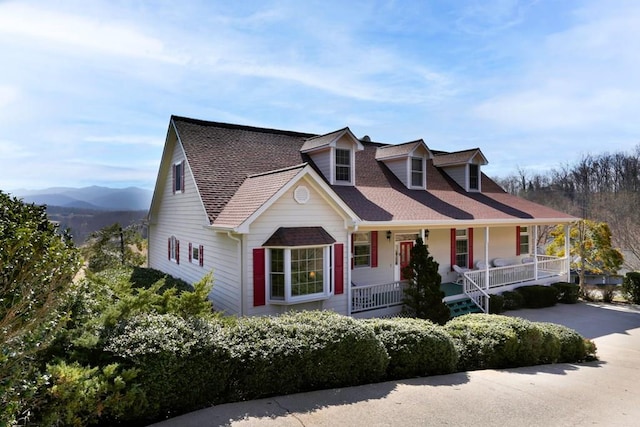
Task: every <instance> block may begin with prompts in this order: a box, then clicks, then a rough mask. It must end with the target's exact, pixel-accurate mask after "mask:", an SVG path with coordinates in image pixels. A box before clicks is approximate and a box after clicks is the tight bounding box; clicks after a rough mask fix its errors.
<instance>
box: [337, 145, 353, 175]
mask: <svg viewBox="0 0 640 427" xmlns="http://www.w3.org/2000/svg"><path fill="white" fill-rule="evenodd" d="M336 181H342V182H351V150H345V149H342V148H336Z"/></svg>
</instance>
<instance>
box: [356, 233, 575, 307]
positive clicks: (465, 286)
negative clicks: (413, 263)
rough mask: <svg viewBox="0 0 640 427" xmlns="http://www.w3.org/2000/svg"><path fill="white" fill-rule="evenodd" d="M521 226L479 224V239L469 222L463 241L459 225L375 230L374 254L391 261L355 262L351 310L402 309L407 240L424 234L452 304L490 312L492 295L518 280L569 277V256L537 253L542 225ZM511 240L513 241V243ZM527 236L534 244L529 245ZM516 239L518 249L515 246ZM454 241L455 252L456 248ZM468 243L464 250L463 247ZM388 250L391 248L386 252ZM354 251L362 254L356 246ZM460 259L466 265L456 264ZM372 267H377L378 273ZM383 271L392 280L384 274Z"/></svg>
mask: <svg viewBox="0 0 640 427" xmlns="http://www.w3.org/2000/svg"><path fill="white" fill-rule="evenodd" d="M566 227H568V225H567V226H566ZM522 228H524V227H515V226H511V229H509V228H508V227H507V226H502V227H489V226H486V227H482V228H479V227H476V233H475V234H476V239H475V242H474V239H473V234H474V233H473V230H472V229H471V228H466V229H464V230H465V231H466V236H465V238H466V240H463V241H462V244H461V239H460V237H456V229H441V230H437V229H436V230H431V231H429V230H426V229H421V230H416V231H410V230H402V231H398V232H393V231H378V232H373V233H372V237H373V238H374V239H375V238H376V237H377V236H380V238H379V239H378V240H379V242H378V244H377V245H375V246H376V247H375V252H376V254H375V256H376V257H379V258H380V260H381V261H382V260H384V261H387V260H389V261H391V262H388V263H385V264H383V262H384V261H382V262H380V263H379V264H380V267H378V268H377V269H358V268H357V263H356V267H355V268H352V270H351V284H352V286H350V287H349V288H348V292H349V293H350V296H349V304H350V307H349V309H350V310H349V311H350V314H351V315H352V316H354V317H386V316H394V315H398V314H400V312H401V311H402V307H403V298H404V289H405V288H406V287H407V282H406V280H404V277H402V274H401V272H402V268H403V267H404V266H405V265H407V263H408V255H409V253H410V248H411V247H412V246H411V245H408V244H407V242H408V241H410V240H411V239H410V238H411V236H416V237H417V236H421V237H422V238H423V240H424V241H425V243H426V244H427V246H428V247H429V252H430V254H431V255H432V256H433V257H434V259H435V260H436V262H438V264H439V265H440V269H439V272H440V275H441V276H442V279H443V280H442V282H443V283H442V285H441V289H442V290H443V292H444V293H445V297H444V302H445V303H447V304H449V305H450V303H454V302H456V301H461V300H470V304H471V305H474V306H475V307H477V308H478V309H479V311H483V312H488V311H489V299H490V297H491V295H493V294H499V293H502V292H504V291H508V290H512V289H514V288H517V287H520V286H528V285H534V284H545V285H548V284H551V283H554V282H558V281H567V280H568V279H569V260H568V258H567V257H562V258H559V257H552V256H547V255H533V254H532V252H534V251H536V249H535V244H534V243H535V242H537V241H538V227H537V226H528V234H527V235H524V234H522V232H521V230H522ZM565 231H566V228H565ZM481 232H482V234H481ZM457 234H458V235H460V234H462V233H457ZM565 235H566V234H565ZM512 239H513V240H512ZM509 241H511V242H513V243H512V244H509ZM529 242H531V243H532V244H531V245H529ZM523 243H526V245H525V244H523ZM568 244H569V243H568V239H566V242H565V246H566V249H567V250H565V253H568V252H569V251H568ZM516 245H518V249H517V250H516V249H513V248H514V247H515V246H516ZM352 247H353V246H352ZM456 247H457V250H458V252H457V253H456V252H454V249H453V248H456ZM407 248H409V250H407ZM465 248H466V253H464V252H463V251H464V250H465ZM474 248H475V252H476V253H477V254H482V255H481V256H479V257H478V258H479V259H478V260H474V259H473V252H474ZM520 249H522V250H520ZM450 250H451V252H449V251H450ZM385 251H386V252H388V253H387V255H386V256H385ZM353 252H354V253H355V254H356V255H358V254H359V251H358V249H356V250H355V251H353ZM360 253H361V252H360ZM461 254H462V255H463V256H461ZM389 255H390V256H389ZM465 257H466V258H465ZM485 260H488V261H485ZM457 262H460V263H461V264H463V265H464V267H462V268H458V266H457V264H456V263H457ZM352 266H354V263H352ZM376 267H377V265H376ZM374 270H378V271H376V272H375V273H376V274H375V276H374V275H373V273H374ZM384 277H389V278H390V279H391V278H392V279H393V280H388V279H387V280H384ZM376 279H378V280H376ZM452 312H453V310H452Z"/></svg>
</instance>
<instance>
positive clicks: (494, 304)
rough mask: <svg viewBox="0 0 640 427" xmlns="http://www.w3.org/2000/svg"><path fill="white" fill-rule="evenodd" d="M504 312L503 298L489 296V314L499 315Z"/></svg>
mask: <svg viewBox="0 0 640 427" xmlns="http://www.w3.org/2000/svg"><path fill="white" fill-rule="evenodd" d="M504 310H505V308H504V297H503V296H502V295H491V298H489V313H491V314H500V313H502V312H503V311H504Z"/></svg>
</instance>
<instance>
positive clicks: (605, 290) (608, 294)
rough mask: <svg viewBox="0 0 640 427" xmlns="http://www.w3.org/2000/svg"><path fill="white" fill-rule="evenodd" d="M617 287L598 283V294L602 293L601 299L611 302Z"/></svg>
mask: <svg viewBox="0 0 640 427" xmlns="http://www.w3.org/2000/svg"><path fill="white" fill-rule="evenodd" d="M617 289H618V285H600V294H601V295H602V301H604V302H612V301H613V297H614V296H615V294H616V290H617Z"/></svg>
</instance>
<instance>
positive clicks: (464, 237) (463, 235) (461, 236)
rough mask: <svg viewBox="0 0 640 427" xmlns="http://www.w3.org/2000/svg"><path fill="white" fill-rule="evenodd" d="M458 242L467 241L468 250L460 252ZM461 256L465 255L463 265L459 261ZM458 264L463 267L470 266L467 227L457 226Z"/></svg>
mask: <svg viewBox="0 0 640 427" xmlns="http://www.w3.org/2000/svg"><path fill="white" fill-rule="evenodd" d="M458 242H465V244H466V247H467V250H466V251H464V252H460V251H459V250H458ZM460 256H464V258H465V260H464V263H463V264H462V265H460V263H459V262H458V257H460ZM456 265H457V266H458V267H463V268H467V267H468V266H469V233H468V232H467V229H466V228H456Z"/></svg>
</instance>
